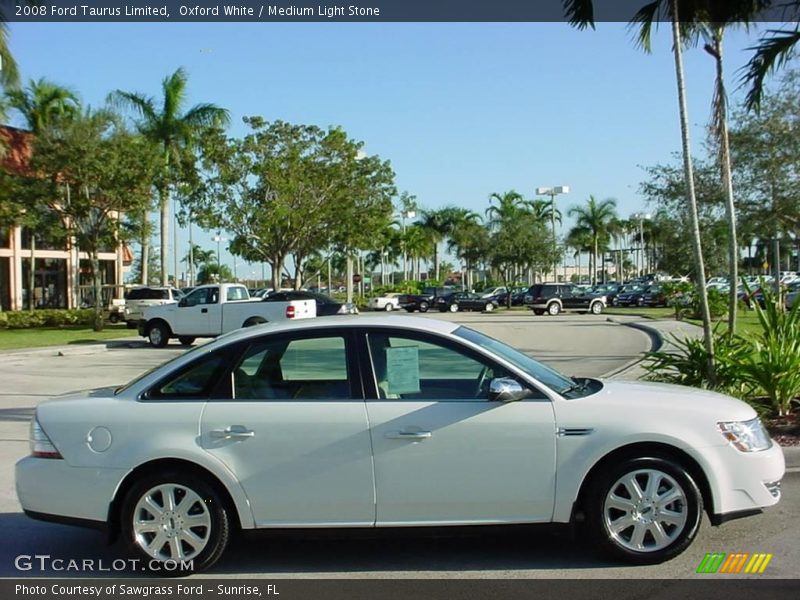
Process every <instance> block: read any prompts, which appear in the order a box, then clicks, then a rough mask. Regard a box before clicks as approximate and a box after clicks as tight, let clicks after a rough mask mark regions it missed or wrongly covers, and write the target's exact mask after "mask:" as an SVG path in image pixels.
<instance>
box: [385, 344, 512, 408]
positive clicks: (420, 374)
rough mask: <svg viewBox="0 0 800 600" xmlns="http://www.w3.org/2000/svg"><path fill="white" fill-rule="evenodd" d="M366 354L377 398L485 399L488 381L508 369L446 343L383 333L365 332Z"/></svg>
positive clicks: (502, 375) (500, 375) (503, 373)
mask: <svg viewBox="0 0 800 600" xmlns="http://www.w3.org/2000/svg"><path fill="white" fill-rule="evenodd" d="M369 349H370V358H371V359H372V366H373V372H374V374H375V380H376V384H377V387H378V394H379V396H380V397H381V398H386V399H389V400H445V401H446V400H450V401H454V400H462V401H463V400H473V401H474V400H481V399H483V400H485V399H487V397H488V385H489V382H490V381H491V379H493V378H495V377H506V376H508V372H507V371H505V370H499V369H496V368H494V367H493V366H492V365H490V364H489V363H484V362H483V361H478V360H475V359H474V358H472V357H471V356H467V355H466V354H462V353H461V352H459V351H457V350H455V349H453V348H450V347H448V346H443V345H438V344H435V343H430V342H425V341H421V340H417V339H413V338H407V337H402V336H393V335H389V334H383V333H373V334H370V335H369Z"/></svg>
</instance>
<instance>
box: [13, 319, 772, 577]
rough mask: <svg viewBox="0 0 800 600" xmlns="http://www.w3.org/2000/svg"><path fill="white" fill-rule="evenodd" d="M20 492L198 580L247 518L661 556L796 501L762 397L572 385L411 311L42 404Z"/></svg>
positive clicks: (297, 330)
mask: <svg viewBox="0 0 800 600" xmlns="http://www.w3.org/2000/svg"><path fill="white" fill-rule="evenodd" d="M30 446H31V454H30V456H28V457H26V458H24V459H22V460H20V461H19V462H18V463H17V465H16V480H17V494H18V497H19V501H20V503H21V505H22V507H23V508H24V510H25V512H26V513H27V514H28V515H29V516H31V517H34V518H40V519H45V520H56V521H63V522H67V523H73V524H86V525H92V526H102V527H105V528H107V529H108V530H109V531H110V533H111V536H112V538H113V537H116V535H117V534H119V533H121V535H122V537H123V539H124V541H125V543H126V544H127V546H128V547H129V548H130V550H131V551H132V552H133V553H135V554H137V555H138V556H139V557H140V558H142V559H144V564H146V565H148V566H149V568H151V569H153V570H154V571H160V572H163V571H164V570H167V569H165V568H162V567H167V564H170V565H172V568H175V564H176V563H177V564H178V565H180V568H181V569H192V570H194V571H199V570H202V569H205V568H207V567H209V566H211V565H212V564H213V563H214V562H215V561H216V560H217V559H218V558H219V557H220V555H221V554H222V552H223V550H224V549H225V546H226V545H227V543H228V541H229V539H231V534H232V532H233V530H235V529H248V530H249V529H259V528H270V529H276V528H309V527H317V528H318V527H331V528H345V527H348V528H390V527H398V526H399V527H408V526H422V527H428V526H442V525H448V526H458V525H484V526H490V525H504V524H534V523H558V524H564V525H569V524H572V523H575V522H580V523H585V530H586V533H587V534H588V536H589V537H590V538H591V539H592V540H593V542H594V543H595V544H596V546H597V547H598V548H599V549H600V550H601V552H602V553H603V555H604V556H605V557H607V558H610V557H613V558H616V559H621V560H624V561H628V562H632V563H638V564H646V563H656V562H660V561H664V560H667V559H670V558H672V557H674V556H676V555H677V554H679V553H680V552H682V551H683V550H684V549H686V548H687V547H688V546H689V544H690V543H691V542H692V540H693V539H694V537H695V536H696V534H697V531H698V528H699V527H700V522H701V515H702V512H703V511H705V512H707V513H708V515H709V517H710V520H711V522H712V523H713V524H714V525H719V524H721V523H723V522H724V521H727V520H730V519H733V518H737V517H742V516H747V515H751V514H754V513H757V512H760V510H761V509H762V508H763V507H767V506H771V505H774V504H776V503H777V502H778V500H779V498H780V481H781V478H782V477H783V474H784V459H783V454H782V452H781V449H780V447H779V446H777V445H776V444H774V443H773V442H772V440H771V439H770V438H769V436H768V434H767V433H766V432H765V430H764V428H763V427H762V425H761V423H760V421H759V420H758V418H757V416H756V413H755V411H754V410H753V409H752V408H751V407H750V406H748V405H747V404H745V403H743V402H740V401H739V400H735V399H733V398H729V397H726V396H722V395H720V394H716V393H712V392H708V391H701V390H697V389H690V388H684V387H676V386H669V385H658V384H648V383H638V382H619V381H604V380H599V379H573V378H568V377H565V376H563V375H561V374H559V373H557V372H555V371H553V370H552V369H550V368H548V367H545V366H544V365H542V364H540V363H538V362H536V361H535V360H533V359H532V358H530V357H529V356H527V355H525V354H522V353H521V352H519V351H517V350H515V349H513V348H511V347H509V346H506V345H505V344H503V343H501V342H498V341H496V340H494V339H492V338H489V337H487V336H485V335H483V334H481V333H478V332H476V331H474V330H471V329H468V328H466V327H463V326H460V325H458V324H455V323H449V322H442V321H437V320H432V319H422V318H417V317H411V316H398V317H388V318H387V317H355V318H354V317H342V318H341V319H329V320H326V319H314V320H310V319H309V320H307V321H298V322H282V323H272V324H267V325H260V326H255V327H250V328H247V329H242V330H238V331H236V332H233V333H230V334H228V335H224V336H222V337H220V338H218V339H217V340H215V341H213V342H210V343H208V344H205V345H202V346H199V347H197V348H194V349H192V350H190V351H188V352H186V353H185V354H183V355H181V356H180V357H178V358H176V359H174V360H172V361H170V362H168V363H166V364H164V365H162V366H160V367H157V368H156V369H154V370H152V371H150V372H148V373H146V374H144V375H142V376H141V377H139V378H138V379H136V380H134V381H132V382H131V383H129V384H128V385H126V386H124V387H122V388H119V389H116V390H112V389H107V390H96V391H93V392H88V393H84V394H79V395H75V396H73V397H69V398H60V399H54V400H49V401H45V402H43V403H41V404H40V405H39V406H38V408H37V410H36V413H35V415H34V417H33V420H32V423H31V429H30Z"/></svg>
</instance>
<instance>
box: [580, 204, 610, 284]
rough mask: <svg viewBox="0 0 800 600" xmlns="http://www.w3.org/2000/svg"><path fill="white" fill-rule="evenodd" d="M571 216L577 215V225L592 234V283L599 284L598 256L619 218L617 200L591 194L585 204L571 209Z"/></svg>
mask: <svg viewBox="0 0 800 600" xmlns="http://www.w3.org/2000/svg"><path fill="white" fill-rule="evenodd" d="M569 216H570V217H575V226H576V227H577V228H583V229H584V230H586V231H588V232H589V233H590V235H591V236H592V259H593V264H594V268H593V269H592V284H593V285H596V284H597V256H598V253H599V249H600V241H601V239H606V238H607V237H608V234H609V228H610V227H611V225H612V224H613V223H614V222H615V221H616V219H617V201H616V200H614V199H613V198H606V199H605V200H601V201H599V202H598V201H597V199H596V198H595V197H594V196H589V200H588V201H587V203H586V205H585V206H573V207H572V208H570V209H569Z"/></svg>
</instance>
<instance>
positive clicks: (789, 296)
mask: <svg viewBox="0 0 800 600" xmlns="http://www.w3.org/2000/svg"><path fill="white" fill-rule="evenodd" d="M798 296H800V282H795V283H793V284H791V285H790V286H789V288H788V289H787V290H786V299H785V300H784V303H785V304H786V310H792V308H793V307H794V305H795V302H797V297H798Z"/></svg>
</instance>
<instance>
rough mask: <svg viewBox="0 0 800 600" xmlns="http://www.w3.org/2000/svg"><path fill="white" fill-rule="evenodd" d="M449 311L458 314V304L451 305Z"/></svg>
mask: <svg viewBox="0 0 800 600" xmlns="http://www.w3.org/2000/svg"><path fill="white" fill-rule="evenodd" d="M448 310H449V311H450V312H458V304H455V303H454V304H451V305H450V307H449V308H448Z"/></svg>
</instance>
